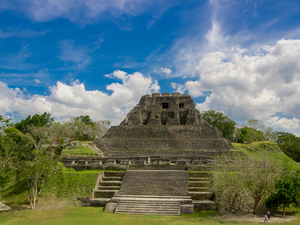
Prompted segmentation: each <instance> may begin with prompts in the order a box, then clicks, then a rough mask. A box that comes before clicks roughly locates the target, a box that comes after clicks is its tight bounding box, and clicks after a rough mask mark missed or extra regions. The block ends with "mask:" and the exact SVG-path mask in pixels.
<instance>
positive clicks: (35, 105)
mask: <svg viewBox="0 0 300 225" xmlns="http://www.w3.org/2000/svg"><path fill="white" fill-rule="evenodd" d="M121 73H122V71H114V72H113V73H112V74H110V76H111V77H114V78H117V79H119V80H121V83H117V82H115V83H111V84H109V85H107V87H106V89H107V90H109V91H112V94H107V93H104V92H102V91H98V90H94V91H88V90H86V89H85V86H84V84H83V83H80V82H79V81H75V82H74V83H73V84H72V85H67V84H65V83H62V82H60V81H58V82H57V83H56V85H54V86H51V87H49V89H50V95H46V96H43V95H33V96H29V97H28V96H26V95H24V94H23V92H22V91H21V90H20V89H19V88H15V89H13V88H9V87H8V86H7V84H5V83H3V82H1V81H0V98H1V101H0V114H1V115H6V114H7V113H11V114H13V115H19V116H20V117H22V118H25V117H27V116H28V115H33V114H36V113H38V114H42V113H44V112H45V111H47V112H49V113H51V115H52V116H54V117H55V119H57V120H64V119H66V118H69V117H76V116H80V115H90V116H91V118H92V119H93V120H104V119H106V120H110V121H112V123H113V124H118V123H120V122H121V121H122V119H124V118H125V116H126V114H127V113H128V112H129V111H130V110H131V109H132V108H133V107H134V106H135V105H136V104H137V103H138V101H139V99H140V97H141V96H142V95H145V94H147V93H151V92H159V90H160V87H159V85H158V82H157V80H153V79H152V78H151V77H150V76H144V75H143V74H141V73H139V72H136V73H133V74H127V73H125V72H123V74H124V76H123V77H121V78H119V77H117V76H116V75H115V74H121Z"/></svg>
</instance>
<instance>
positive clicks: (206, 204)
mask: <svg viewBox="0 0 300 225" xmlns="http://www.w3.org/2000/svg"><path fill="white" fill-rule="evenodd" d="M188 176H189V178H188V189H189V192H188V194H189V196H191V198H192V200H193V204H194V206H195V208H196V209H200V210H215V209H216V208H217V204H216V203H215V202H214V201H212V200H213V198H214V196H213V194H214V193H213V192H212V189H213V174H212V173H209V172H189V174H188Z"/></svg>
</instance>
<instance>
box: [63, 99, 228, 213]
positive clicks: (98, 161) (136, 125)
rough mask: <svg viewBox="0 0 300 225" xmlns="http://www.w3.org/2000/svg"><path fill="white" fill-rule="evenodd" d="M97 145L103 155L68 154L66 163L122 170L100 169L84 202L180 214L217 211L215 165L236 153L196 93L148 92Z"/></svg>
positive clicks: (123, 210)
mask: <svg viewBox="0 0 300 225" xmlns="http://www.w3.org/2000/svg"><path fill="white" fill-rule="evenodd" d="M91 147H92V148H93V149H94V150H95V151H97V152H98V156H84V157H80V156H64V157H63V158H62V162H63V163H64V164H65V166H66V167H69V168H75V169H76V170H86V169H103V170H114V171H116V170H119V171H120V172H100V173H99V174H98V177H97V180H96V181H95V187H94V189H93V191H92V192H91V194H90V196H88V197H86V198H84V199H82V204H83V206H93V207H97V206H101V207H105V211H110V212H114V213H128V214H150V215H151V214H152V215H178V216H179V215H181V214H193V213H194V210H212V209H216V207H217V204H216V203H215V202H214V198H215V197H214V193H213V185H214V184H213V173H211V172H210V165H211V164H212V163H213V161H214V157H215V156H217V155H221V154H226V153H229V152H230V151H231V148H230V146H229V145H228V143H227V141H226V140H225V139H224V138H223V137H222V134H221V133H220V131H219V130H218V129H217V128H215V127H213V126H212V125H209V124H208V123H207V122H206V121H205V120H204V119H203V118H202V116H201V114H200V112H199V110H197V109H195V103H194V100H193V99H192V97H191V96H189V95H186V94H180V93H172V94H170V93H162V94H159V93H153V94H151V95H149V94H148V95H144V96H142V97H141V99H140V102H139V103H138V104H137V105H136V106H135V107H134V108H133V109H132V110H131V111H130V112H129V113H128V115H127V116H126V118H125V119H124V120H123V121H122V122H121V123H120V125H119V126H112V127H111V128H110V129H109V130H108V132H107V133H106V134H105V136H103V137H102V138H99V139H96V140H95V141H94V143H93V144H92V145H91ZM124 171H125V172H124Z"/></svg>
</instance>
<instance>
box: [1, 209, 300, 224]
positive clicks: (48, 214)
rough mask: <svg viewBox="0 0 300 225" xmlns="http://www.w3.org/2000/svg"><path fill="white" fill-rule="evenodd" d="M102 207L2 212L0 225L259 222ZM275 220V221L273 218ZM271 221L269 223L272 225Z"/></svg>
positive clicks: (205, 214)
mask: <svg viewBox="0 0 300 225" xmlns="http://www.w3.org/2000/svg"><path fill="white" fill-rule="evenodd" d="M102 210H103V208H92V207H71V208H63V209H59V210H46V211H41V210H34V211H31V210H23V211H11V212H4V213H0V224H9V225H20V224H22V225H27V224H28V225H35V224H39V225H50V224H55V225H60V224H63V225H92V224H93V225H94V224H101V225H102V224H103V225H114V224H121V225H133V224H141V225H147V224H149V225H150V224H151V225H156V224H157V225H165V224H174V225H196V224H197V225H199V224H201V225H217V224H228V225H229V224H236V225H242V224H243V225H244V224H245V225H248V224H249V225H250V224H256V223H258V222H247V221H239V222H236V221H226V220H223V219H221V218H218V217H217V218H216V217H215V216H217V215H218V213H217V212H215V211H203V212H197V213H195V214H194V215H181V216H148V215H147V216H146V215H124V214H113V213H108V212H103V211H102ZM295 217H296V218H297V219H296V220H293V221H290V222H286V223H281V222H276V224H278V225H279V224H290V225H296V224H299V223H300V222H299V215H296V216H295ZM259 221H261V222H262V221H263V217H261V219H260V218H259ZM271 221H272V218H271ZM271 221H270V222H271Z"/></svg>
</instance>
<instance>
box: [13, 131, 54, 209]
mask: <svg viewBox="0 0 300 225" xmlns="http://www.w3.org/2000/svg"><path fill="white" fill-rule="evenodd" d="M28 129H29V130H28V132H29V133H28V134H25V135H24V134H22V135H21V137H22V138H23V143H24V146H25V147H26V148H27V150H28V151H24V152H23V154H17V155H16V160H15V161H14V167H15V169H17V170H18V171H19V172H20V173H21V174H23V176H24V177H25V179H26V182H27V187H28V192H29V200H30V206H31V209H34V208H35V204H36V199H37V196H38V195H39V194H40V192H41V189H42V187H43V184H44V181H45V178H46V176H47V175H48V172H49V168H50V167H51V166H52V165H54V163H55V161H54V157H53V155H54V154H52V153H50V152H48V151H47V148H46V146H47V144H49V142H50V140H51V132H50V131H51V130H50V128H49V127H33V126H30V127H29V128H28ZM26 153H27V154H26Z"/></svg>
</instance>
